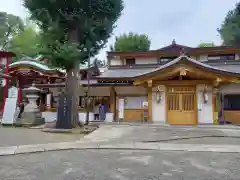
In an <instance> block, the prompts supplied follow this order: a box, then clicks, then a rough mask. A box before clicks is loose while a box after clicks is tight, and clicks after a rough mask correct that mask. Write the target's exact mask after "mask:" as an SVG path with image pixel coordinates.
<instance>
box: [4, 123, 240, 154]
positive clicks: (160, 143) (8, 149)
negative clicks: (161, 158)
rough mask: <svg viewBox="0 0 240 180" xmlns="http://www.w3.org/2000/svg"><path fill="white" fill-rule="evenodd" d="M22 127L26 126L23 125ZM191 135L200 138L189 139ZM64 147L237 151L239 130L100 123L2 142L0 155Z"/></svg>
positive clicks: (66, 148)
mask: <svg viewBox="0 0 240 180" xmlns="http://www.w3.org/2000/svg"><path fill="white" fill-rule="evenodd" d="M25 131H28V130H27V129H25ZM43 134H44V133H43ZM32 135H33V134H32ZM63 136H68V135H63ZM204 138H215V139H213V140H212V141H210V142H208V143H205V142H206V140H204ZM223 138H225V139H223ZM193 139H194V140H196V139H198V140H202V139H203V140H202V141H197V142H195V143H193V142H192V140H193ZM229 139H231V140H233V139H234V140H235V141H231V143H229V142H230V141H229ZM182 140H184V142H181V143H179V141H182ZM68 149H78V150H84V149H125V150H135V149H138V150H159V151H188V152H221V153H240V131H239V130H231V129H227V130H202V129H189V128H175V129H171V128H162V127H159V128H156V127H143V126H101V127H100V128H99V129H97V130H96V131H94V132H93V133H91V134H89V135H87V136H85V137H83V138H82V139H80V140H73V141H68V142H64V141H63V142H47V143H41V144H40V143H38V144H28V145H13V146H3V147H0V155H13V154H22V153H33V152H45V151H54V150H68Z"/></svg>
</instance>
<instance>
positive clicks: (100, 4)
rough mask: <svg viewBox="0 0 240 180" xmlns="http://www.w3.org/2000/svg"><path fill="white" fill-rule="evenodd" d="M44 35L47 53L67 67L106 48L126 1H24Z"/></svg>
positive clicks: (44, 52) (69, 67)
mask: <svg viewBox="0 0 240 180" xmlns="http://www.w3.org/2000/svg"><path fill="white" fill-rule="evenodd" d="M24 5H25V7H26V8H27V9H28V10H29V11H30V13H31V18H32V19H33V20H35V21H36V22H37V24H38V25H39V27H40V29H41V30H42V34H43V37H44V40H43V51H42V53H43V54H44V55H45V56H48V58H49V59H50V60H51V61H53V64H56V65H58V66H60V67H62V68H65V69H67V70H69V69H72V68H73V67H74V66H76V65H78V64H79V63H85V62H86V59H87V58H88V57H89V56H94V55H95V54H96V53H97V52H98V51H99V50H100V49H101V48H103V47H104V45H105V44H106V42H107V40H108V38H109V37H110V36H111V34H112V31H113V29H114V24H115V23H116V21H117V19H118V18H119V17H120V15H121V11H122V9H123V2H122V0H81V1H80V0H68V1H66V0H24Z"/></svg>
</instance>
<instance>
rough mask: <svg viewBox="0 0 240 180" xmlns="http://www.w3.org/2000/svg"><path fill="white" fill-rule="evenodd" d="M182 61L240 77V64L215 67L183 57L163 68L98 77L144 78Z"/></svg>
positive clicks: (112, 72) (117, 71) (114, 71)
mask: <svg viewBox="0 0 240 180" xmlns="http://www.w3.org/2000/svg"><path fill="white" fill-rule="evenodd" d="M182 60H187V61H188V62H190V63H193V64H194V65H195V66H198V67H202V68H206V69H209V70H211V71H215V72H218V73H227V74H234V75H240V64H239V65H225V64H224V65H218V64H217V63H216V64H214V65H208V64H205V63H202V62H199V61H197V60H194V59H192V58H189V57H188V56H185V55H181V56H179V57H178V58H176V59H174V60H173V61H170V62H168V63H166V64H164V65H162V66H160V65H159V67H157V68H156V67H155V68H139V69H133V68H132V69H109V70H106V71H105V72H104V73H103V74H102V75H100V76H98V77H99V78H133V77H138V76H143V75H146V74H149V73H154V72H156V71H160V70H163V69H165V68H167V67H171V66H173V65H175V64H177V63H179V62H181V61H182Z"/></svg>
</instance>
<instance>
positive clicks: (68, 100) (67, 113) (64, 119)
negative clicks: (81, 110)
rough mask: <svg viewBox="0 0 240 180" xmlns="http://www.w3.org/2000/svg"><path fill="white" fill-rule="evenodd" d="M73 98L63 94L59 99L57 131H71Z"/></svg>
mask: <svg viewBox="0 0 240 180" xmlns="http://www.w3.org/2000/svg"><path fill="white" fill-rule="evenodd" d="M71 107H72V97H69V96H67V95H65V94H61V95H60V96H59V99H58V107H57V123H56V128H57V129H71V128H72V122H71V114H72V111H71V110H72V108H71Z"/></svg>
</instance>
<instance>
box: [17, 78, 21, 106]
mask: <svg viewBox="0 0 240 180" xmlns="http://www.w3.org/2000/svg"><path fill="white" fill-rule="evenodd" d="M21 103H22V81H21V77H18V104H21Z"/></svg>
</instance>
